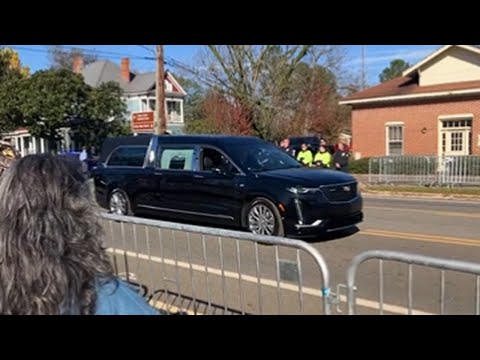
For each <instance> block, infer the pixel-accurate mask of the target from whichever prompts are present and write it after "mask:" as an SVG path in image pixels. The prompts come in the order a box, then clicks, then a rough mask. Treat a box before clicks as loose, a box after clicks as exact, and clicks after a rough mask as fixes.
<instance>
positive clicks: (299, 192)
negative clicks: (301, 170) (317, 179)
mask: <svg viewBox="0 0 480 360" xmlns="http://www.w3.org/2000/svg"><path fill="white" fill-rule="evenodd" d="M287 191H288V192H289V193H291V194H293V195H305V194H308V193H314V192H317V191H318V188H304V187H301V186H297V187H290V188H287Z"/></svg>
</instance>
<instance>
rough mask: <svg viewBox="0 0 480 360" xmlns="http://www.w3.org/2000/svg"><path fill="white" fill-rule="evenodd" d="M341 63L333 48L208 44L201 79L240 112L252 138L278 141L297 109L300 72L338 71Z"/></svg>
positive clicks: (335, 49) (340, 55)
mask: <svg viewBox="0 0 480 360" xmlns="http://www.w3.org/2000/svg"><path fill="white" fill-rule="evenodd" d="M341 60H342V54H341V51H340V48H339V47H337V46H332V45H208V47H207V48H206V51H205V52H204V54H203V60H202V68H203V69H204V71H203V72H201V73H200V79H201V80H202V81H203V82H204V83H206V84H208V85H210V86H211V87H213V88H214V89H216V90H217V91H218V92H219V94H222V95H223V96H225V98H226V99H228V100H229V101H231V102H234V103H235V104H236V106H240V107H241V108H242V112H243V113H244V114H245V116H246V117H247V118H248V122H249V123H250V124H251V129H252V132H253V133H254V134H256V135H258V136H260V137H262V138H267V139H272V140H277V139H278V138H279V137H280V136H281V134H282V132H283V131H282V130H280V128H281V125H282V123H283V122H284V121H286V120H285V119H291V118H292V116H294V113H295V111H297V110H298V109H297V108H296V107H295V106H294V105H295V103H296V102H298V99H295V98H292V97H291V96H289V94H291V93H292V78H293V77H294V76H295V75H296V73H297V69H298V68H299V67H301V65H303V66H305V64H307V65H306V66H307V67H308V65H310V66H312V65H314V64H322V65H323V67H324V68H326V69H331V72H332V73H335V72H336V71H337V70H338V69H340V66H339V65H340V63H341Z"/></svg>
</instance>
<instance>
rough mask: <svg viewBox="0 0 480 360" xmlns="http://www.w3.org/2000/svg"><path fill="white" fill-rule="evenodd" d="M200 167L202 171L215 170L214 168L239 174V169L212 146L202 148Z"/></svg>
mask: <svg viewBox="0 0 480 360" xmlns="http://www.w3.org/2000/svg"><path fill="white" fill-rule="evenodd" d="M200 167H201V170H202V171H213V170H214V169H218V170H220V171H224V172H229V173H232V174H238V170H237V169H236V168H235V166H234V165H232V164H231V163H230V161H228V159H227V158H226V157H225V156H224V155H223V154H222V153H220V152H219V151H217V150H215V149H210V148H204V149H203V150H202V156H201V161H200Z"/></svg>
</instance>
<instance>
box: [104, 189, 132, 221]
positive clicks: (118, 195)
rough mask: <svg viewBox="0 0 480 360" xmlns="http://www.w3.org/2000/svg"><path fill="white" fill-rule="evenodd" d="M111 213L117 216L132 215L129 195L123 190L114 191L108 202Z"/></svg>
mask: <svg viewBox="0 0 480 360" xmlns="http://www.w3.org/2000/svg"><path fill="white" fill-rule="evenodd" d="M108 206H109V209H110V212H111V213H112V214H116V215H123V216H128V215H132V212H131V208H130V201H129V200H128V196H127V194H125V193H124V192H123V191H122V190H119V189H116V190H113V191H112V193H111V194H110V199H109V201H108Z"/></svg>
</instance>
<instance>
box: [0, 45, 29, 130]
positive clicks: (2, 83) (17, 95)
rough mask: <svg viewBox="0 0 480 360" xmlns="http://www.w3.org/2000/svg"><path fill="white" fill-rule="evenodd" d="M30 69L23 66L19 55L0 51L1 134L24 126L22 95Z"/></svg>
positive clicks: (7, 49)
mask: <svg viewBox="0 0 480 360" xmlns="http://www.w3.org/2000/svg"><path fill="white" fill-rule="evenodd" d="M28 75H29V68H28V67H24V66H22V64H21V62H20V57H19V55H18V53H17V52H16V51H14V50H12V49H9V48H1V49H0V132H8V131H13V130H15V129H16V128H18V127H19V126H20V125H21V124H22V120H23V116H22V112H21V110H20V104H21V100H22V99H21V94H22V89H23V87H24V84H25V80H26V79H27V77H28Z"/></svg>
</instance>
